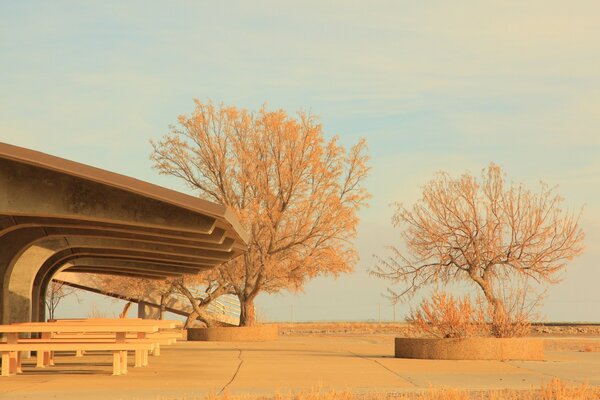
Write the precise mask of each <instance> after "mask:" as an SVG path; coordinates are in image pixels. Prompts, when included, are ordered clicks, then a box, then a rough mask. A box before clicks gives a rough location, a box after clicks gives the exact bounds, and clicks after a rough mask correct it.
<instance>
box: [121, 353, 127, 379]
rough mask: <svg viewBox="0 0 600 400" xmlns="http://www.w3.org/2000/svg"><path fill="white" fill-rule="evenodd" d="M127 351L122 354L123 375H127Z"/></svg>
mask: <svg viewBox="0 0 600 400" xmlns="http://www.w3.org/2000/svg"><path fill="white" fill-rule="evenodd" d="M127 356H128V354H127V350H124V351H122V352H121V373H122V374H126V373H127Z"/></svg>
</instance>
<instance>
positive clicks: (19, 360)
mask: <svg viewBox="0 0 600 400" xmlns="http://www.w3.org/2000/svg"><path fill="white" fill-rule="evenodd" d="M22 356H23V355H22V354H21V352H20V351H17V365H16V372H17V374H22V373H23V367H22V366H21V360H22Z"/></svg>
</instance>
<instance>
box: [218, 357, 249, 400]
mask: <svg viewBox="0 0 600 400" xmlns="http://www.w3.org/2000/svg"><path fill="white" fill-rule="evenodd" d="M237 350H238V352H239V353H238V360H240V362H239V363H238V366H237V368H236V370H235V372H234V373H233V376H232V377H231V379H230V380H229V382H227V383H226V384H225V386H223V387H222V388H221V390H220V391H219V393H217V396H219V395H220V394H221V393H223V391H225V389H227V387H228V386H229V385H231V383H232V382H233V381H234V379H235V378H236V376H237V375H238V373H239V372H240V368H242V364H243V363H244V360H243V359H242V349H237Z"/></svg>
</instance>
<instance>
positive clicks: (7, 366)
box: [2, 351, 10, 376]
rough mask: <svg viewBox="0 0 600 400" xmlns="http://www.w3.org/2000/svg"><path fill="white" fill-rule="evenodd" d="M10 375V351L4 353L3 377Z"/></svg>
mask: <svg viewBox="0 0 600 400" xmlns="http://www.w3.org/2000/svg"><path fill="white" fill-rule="evenodd" d="M9 375H10V353H9V352H8V351H3V352H2V376H9Z"/></svg>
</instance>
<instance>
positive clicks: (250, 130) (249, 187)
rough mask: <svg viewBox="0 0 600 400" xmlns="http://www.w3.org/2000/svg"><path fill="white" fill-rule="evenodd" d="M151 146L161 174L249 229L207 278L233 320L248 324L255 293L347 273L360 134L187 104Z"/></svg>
mask: <svg viewBox="0 0 600 400" xmlns="http://www.w3.org/2000/svg"><path fill="white" fill-rule="evenodd" d="M152 145H153V147H154V152H153V153H152V155H151V158H152V160H153V161H154V163H155V167H156V168H157V169H158V170H159V172H160V173H161V174H166V175H173V176H175V177H178V178H180V179H182V180H183V181H184V182H186V183H187V184H188V185H189V186H190V187H191V188H192V189H194V190H195V191H196V192H197V193H198V194H199V196H200V197H202V198H205V199H208V200H211V201H216V202H219V203H222V204H226V205H228V206H230V207H231V208H232V209H234V210H235V211H236V212H237V214H238V217H239V218H240V220H241V221H242V222H243V224H244V225H245V227H246V229H247V231H248V232H249V234H250V241H249V248H248V251H247V252H246V253H245V254H244V255H242V256H240V257H238V258H236V259H234V260H232V261H230V262H228V263H226V264H224V265H222V266H221V267H219V268H218V269H217V271H216V272H215V274H214V275H212V277H213V278H214V281H213V283H211V284H209V285H207V287H210V288H215V290H230V289H231V290H233V293H234V294H236V295H237V296H238V298H239V300H240V306H241V316H240V325H252V324H253V323H254V320H255V312H254V299H255V298H256V296H257V295H258V294H259V293H260V292H270V293H273V292H278V291H280V290H282V289H291V290H299V289H300V288H302V286H303V285H304V283H305V282H306V280H308V279H310V278H313V277H315V276H318V275H333V276H337V275H338V274H340V273H344V272H349V271H351V270H352V268H353V266H354V264H355V262H356V261H357V258H358V257H357V252H356V250H355V249H354V247H353V245H352V243H351V241H352V239H353V238H354V237H355V236H356V228H357V225H358V213H357V211H358V209H359V208H360V207H361V206H364V205H365V204H366V200H367V198H368V197H369V195H368V193H367V192H366V190H365V189H364V188H363V187H362V184H363V181H364V179H365V177H366V175H367V172H368V167H367V165H366V163H367V159H368V157H367V156H366V154H365V153H366V145H365V142H364V141H363V140H361V141H359V142H358V143H357V144H356V145H355V146H354V147H352V148H351V149H350V150H345V149H344V148H343V147H342V146H341V145H339V144H338V141H337V138H335V137H334V138H333V139H331V140H329V141H326V140H325V138H324V135H323V132H322V127H321V125H320V124H319V123H318V121H317V119H316V118H314V117H312V116H310V115H306V114H299V115H298V116H297V117H296V118H293V117H290V116H288V115H287V114H286V113H285V112H284V111H267V110H266V109H264V108H263V109H261V110H260V111H258V112H256V113H251V112H248V111H246V110H241V109H238V108H235V107H226V106H223V105H221V106H215V105H213V104H212V103H211V102H208V103H207V104H205V103H202V102H200V101H196V110H195V111H194V113H193V114H192V115H191V116H189V117H188V116H180V117H179V126H177V127H173V128H172V130H171V132H170V133H169V134H167V135H166V136H165V137H164V138H163V139H162V140H161V141H160V142H152ZM217 288H218V289H217ZM225 288H227V289H225ZM214 297H215V296H214V295H213V296H209V298H214Z"/></svg>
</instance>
